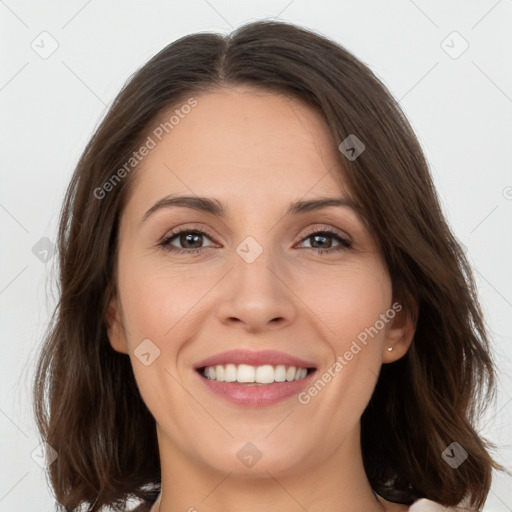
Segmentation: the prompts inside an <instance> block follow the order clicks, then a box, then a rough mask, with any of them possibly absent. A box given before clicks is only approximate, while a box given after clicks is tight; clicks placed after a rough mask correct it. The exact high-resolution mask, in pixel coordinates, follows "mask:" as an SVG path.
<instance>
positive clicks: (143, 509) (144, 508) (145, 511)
mask: <svg viewBox="0 0 512 512" xmlns="http://www.w3.org/2000/svg"><path fill="white" fill-rule="evenodd" d="M152 506H153V503H152V502H150V501H145V502H143V503H141V504H140V505H138V506H137V507H135V508H134V509H132V510H130V511H127V512H150V510H151V507H152Z"/></svg>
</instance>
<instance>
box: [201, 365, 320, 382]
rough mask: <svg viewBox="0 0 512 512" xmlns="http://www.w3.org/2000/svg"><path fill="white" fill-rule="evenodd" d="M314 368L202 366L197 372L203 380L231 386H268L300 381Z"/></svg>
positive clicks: (288, 366)
mask: <svg viewBox="0 0 512 512" xmlns="http://www.w3.org/2000/svg"><path fill="white" fill-rule="evenodd" d="M315 370H316V368H303V367H297V366H290V365H283V364H279V365H270V364H265V365H259V366H253V365H248V364H238V365H236V364H221V365H215V366H203V367H201V368H198V369H197V372H198V373H199V374H200V375H201V376H202V377H203V378H205V379H210V380H215V381H217V382H230V383H233V384H241V385H249V386H250V385H253V386H268V385H272V384H278V383H282V382H292V381H295V380H302V379H304V378H305V377H306V376H307V375H309V374H311V373H313V372H314V371H315Z"/></svg>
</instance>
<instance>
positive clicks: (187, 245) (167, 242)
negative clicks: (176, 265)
mask: <svg viewBox="0 0 512 512" xmlns="http://www.w3.org/2000/svg"><path fill="white" fill-rule="evenodd" d="M208 235H209V234H208V233H207V232H206V231H203V230H201V229H181V230H178V231H172V232H171V233H170V234H169V235H167V236H166V237H165V238H164V239H163V240H162V241H161V242H160V243H159V244H158V245H159V246H161V247H163V249H164V250H166V251H169V252H174V253H176V254H182V253H187V254H194V253H197V252H200V251H201V250H203V249H204V247H201V244H202V242H203V239H204V238H207V239H209V236H208ZM174 239H176V241H177V242H179V243H180V244H182V247H175V246H174V245H172V243H171V242H172V241H173V240H174Z"/></svg>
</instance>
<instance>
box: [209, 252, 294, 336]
mask: <svg viewBox="0 0 512 512" xmlns="http://www.w3.org/2000/svg"><path fill="white" fill-rule="evenodd" d="M271 260H272V261H271ZM233 265H234V266H233V268H232V269H231V271H230V272H229V273H228V275H227V276H226V277H225V281H224V283H223V285H222V286H221V287H219V290H218V292H219V293H218V295H217V298H218V302H217V308H216V315H217V318H218V320H219V321H220V322H221V323H222V324H224V325H227V326H230V327H233V326H236V325H237V324H238V326H239V328H241V329H244V330H245V331H246V332H250V333H256V332H263V331H265V330H269V329H281V328H284V327H286V326H288V325H290V324H292V323H293V322H294V321H295V318H296V315H297V300H298V298H297V296H296V295H295V294H294V292H293V285H292V283H291V277H290V275H289V273H288V272H287V271H286V270H285V269H284V267H283V265H279V264H278V262H277V261H276V260H275V258H274V259H272V258H271V257H270V255H269V254H268V253H267V252H266V251H263V252H262V253H261V254H260V256H258V258H257V259H256V260H255V261H253V262H252V263H248V262H247V261H245V260H244V259H243V258H241V257H239V256H238V255H236V256H235V257H234V259H233Z"/></svg>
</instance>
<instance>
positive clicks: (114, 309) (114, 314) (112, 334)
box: [105, 296, 128, 354]
mask: <svg viewBox="0 0 512 512" xmlns="http://www.w3.org/2000/svg"><path fill="white" fill-rule="evenodd" d="M105 320H106V324H107V335H108V339H109V341H110V345H111V346H112V348H113V349H114V350H115V351H116V352H121V353H123V354H128V342H127V340H126V334H125V330H124V325H123V321H122V318H121V314H120V311H119V307H118V304H117V299H116V297H115V296H113V297H112V299H111V300H110V303H109V306H108V310H107V315H106V318H105Z"/></svg>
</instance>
